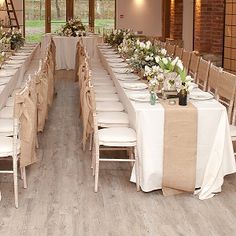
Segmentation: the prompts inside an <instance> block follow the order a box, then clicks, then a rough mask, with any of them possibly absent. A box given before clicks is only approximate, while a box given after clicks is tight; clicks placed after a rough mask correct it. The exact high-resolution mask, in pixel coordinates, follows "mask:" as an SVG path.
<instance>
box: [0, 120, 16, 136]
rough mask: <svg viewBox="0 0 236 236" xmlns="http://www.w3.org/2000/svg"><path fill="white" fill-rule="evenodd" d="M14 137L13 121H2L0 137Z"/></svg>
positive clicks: (0, 122)
mask: <svg viewBox="0 0 236 236" xmlns="http://www.w3.org/2000/svg"><path fill="white" fill-rule="evenodd" d="M2 134H4V135H6V136H9V135H13V119H0V135H2Z"/></svg>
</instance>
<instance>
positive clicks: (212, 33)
mask: <svg viewBox="0 0 236 236" xmlns="http://www.w3.org/2000/svg"><path fill="white" fill-rule="evenodd" d="M223 34H224V0H196V5H195V37H194V47H195V48H194V49H195V50H198V51H199V52H200V53H201V54H204V53H211V54H216V55H222V52H223Z"/></svg>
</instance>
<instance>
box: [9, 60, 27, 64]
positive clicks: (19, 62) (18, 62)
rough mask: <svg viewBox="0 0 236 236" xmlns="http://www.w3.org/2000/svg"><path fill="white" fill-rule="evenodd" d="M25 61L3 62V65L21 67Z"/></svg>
mask: <svg viewBox="0 0 236 236" xmlns="http://www.w3.org/2000/svg"><path fill="white" fill-rule="evenodd" d="M24 62H25V61H24V60H9V61H5V62H4V63H6V64H10V65H22V64H23V63H24Z"/></svg>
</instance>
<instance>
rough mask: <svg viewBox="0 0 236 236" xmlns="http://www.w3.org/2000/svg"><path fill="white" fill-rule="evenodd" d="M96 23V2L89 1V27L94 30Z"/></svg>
mask: <svg viewBox="0 0 236 236" xmlns="http://www.w3.org/2000/svg"><path fill="white" fill-rule="evenodd" d="M94 21H95V0H89V27H90V28H91V29H94Z"/></svg>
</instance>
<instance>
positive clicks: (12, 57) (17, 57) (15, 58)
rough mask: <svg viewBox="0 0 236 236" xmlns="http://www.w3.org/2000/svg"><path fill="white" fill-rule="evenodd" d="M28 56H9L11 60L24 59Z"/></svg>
mask: <svg viewBox="0 0 236 236" xmlns="http://www.w3.org/2000/svg"><path fill="white" fill-rule="evenodd" d="M27 57H28V56H10V59H11V60H25V59H26V58H27Z"/></svg>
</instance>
